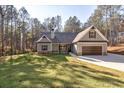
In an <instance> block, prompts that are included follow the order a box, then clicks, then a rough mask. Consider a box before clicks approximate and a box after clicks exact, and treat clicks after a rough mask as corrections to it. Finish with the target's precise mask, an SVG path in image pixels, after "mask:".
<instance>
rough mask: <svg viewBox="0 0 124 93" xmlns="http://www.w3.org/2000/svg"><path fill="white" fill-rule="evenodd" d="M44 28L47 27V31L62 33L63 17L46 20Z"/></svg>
mask: <svg viewBox="0 0 124 93" xmlns="http://www.w3.org/2000/svg"><path fill="white" fill-rule="evenodd" d="M43 27H45V31H51V30H52V29H54V31H55V32H61V31H62V22H61V16H59V15H57V16H55V17H51V18H46V19H44V22H43Z"/></svg>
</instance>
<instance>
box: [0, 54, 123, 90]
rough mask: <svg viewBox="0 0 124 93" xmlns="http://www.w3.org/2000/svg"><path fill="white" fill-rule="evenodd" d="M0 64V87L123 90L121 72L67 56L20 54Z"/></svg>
mask: <svg viewBox="0 0 124 93" xmlns="http://www.w3.org/2000/svg"><path fill="white" fill-rule="evenodd" d="M13 58H14V59H13V60H12V61H10V58H9V57H6V59H5V58H4V59H5V60H4V61H6V62H4V63H3V62H2V60H3V59H1V64H0V87H65V88H68V87H124V73H123V72H119V71H116V70H112V69H108V68H104V67H100V66H96V65H93V64H89V63H86V62H79V61H77V60H76V59H74V58H72V57H71V56H69V55H47V56H38V55H31V54H23V55H16V56H13Z"/></svg>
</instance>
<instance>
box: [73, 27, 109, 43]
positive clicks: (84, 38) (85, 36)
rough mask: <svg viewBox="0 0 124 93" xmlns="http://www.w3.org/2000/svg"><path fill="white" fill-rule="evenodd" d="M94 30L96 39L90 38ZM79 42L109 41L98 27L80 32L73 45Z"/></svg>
mask: <svg viewBox="0 0 124 93" xmlns="http://www.w3.org/2000/svg"><path fill="white" fill-rule="evenodd" d="M92 30H93V31H94V32H95V33H96V35H95V38H90V37H89V33H90V31H92ZM78 41H106V42H107V41H108V40H107V39H106V38H105V36H103V35H102V33H101V32H100V31H99V30H98V29H97V28H96V27H94V26H90V27H89V28H87V29H86V30H84V31H82V32H80V33H79V34H78V35H77V36H76V38H75V39H74V40H73V43H74V42H78Z"/></svg>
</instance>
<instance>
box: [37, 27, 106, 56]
mask: <svg viewBox="0 0 124 93" xmlns="http://www.w3.org/2000/svg"><path fill="white" fill-rule="evenodd" d="M107 42H108V40H107V39H106V38H105V37H104V36H103V35H102V33H101V32H100V31H99V30H98V29H97V28H96V27H94V26H90V27H89V28H87V29H86V30H84V31H82V32H79V33H77V32H54V31H51V32H42V33H41V38H39V40H37V52H38V53H69V52H73V53H75V54H77V55H106V54H107Z"/></svg>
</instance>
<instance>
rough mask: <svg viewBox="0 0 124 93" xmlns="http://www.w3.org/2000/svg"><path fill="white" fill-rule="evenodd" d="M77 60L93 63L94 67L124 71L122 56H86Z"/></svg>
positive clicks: (123, 58) (123, 57)
mask: <svg viewBox="0 0 124 93" xmlns="http://www.w3.org/2000/svg"><path fill="white" fill-rule="evenodd" d="M77 59H78V60H82V61H86V62H89V63H93V64H96V65H100V66H104V67H108V68H113V69H116V70H120V71H124V56H123V55H117V54H110V53H109V54H108V55H107V56H100V55H88V56H79V57H78V58H77Z"/></svg>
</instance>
